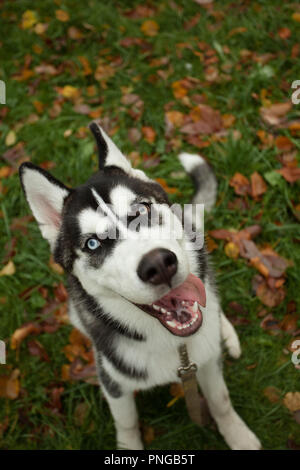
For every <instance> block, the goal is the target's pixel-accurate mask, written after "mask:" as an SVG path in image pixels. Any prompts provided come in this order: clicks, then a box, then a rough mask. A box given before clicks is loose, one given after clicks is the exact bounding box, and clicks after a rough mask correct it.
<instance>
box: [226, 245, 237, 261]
mask: <svg viewBox="0 0 300 470" xmlns="http://www.w3.org/2000/svg"><path fill="white" fill-rule="evenodd" d="M224 251H225V254H226V256H228V257H229V258H234V259H236V258H237V257H238V256H239V254H240V250H239V247H238V246H237V245H236V244H235V243H233V242H229V243H227V244H226V245H225V248H224Z"/></svg>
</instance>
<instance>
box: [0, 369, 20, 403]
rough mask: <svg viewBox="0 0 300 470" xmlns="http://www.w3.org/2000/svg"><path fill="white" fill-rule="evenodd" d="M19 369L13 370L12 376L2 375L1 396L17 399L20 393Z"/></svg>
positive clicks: (0, 383) (0, 380)
mask: <svg viewBox="0 0 300 470" xmlns="http://www.w3.org/2000/svg"><path fill="white" fill-rule="evenodd" d="M19 375H20V371H19V369H15V370H13V371H12V373H11V375H10V376H7V375H2V376H0V397H1V398H9V399H10V400H15V399H16V398H18V396H19V393H20V382H19Z"/></svg>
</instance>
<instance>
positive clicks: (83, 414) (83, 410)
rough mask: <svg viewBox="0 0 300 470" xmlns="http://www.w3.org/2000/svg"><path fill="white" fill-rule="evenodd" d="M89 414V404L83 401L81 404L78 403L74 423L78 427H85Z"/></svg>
mask: <svg viewBox="0 0 300 470" xmlns="http://www.w3.org/2000/svg"><path fill="white" fill-rule="evenodd" d="M88 413H89V406H88V404H87V403H86V402H85V401H83V402H81V403H78V404H77V405H76V408H75V410H74V415H73V416H74V423H75V425H76V426H83V425H84V422H85V420H86V418H87V416H88Z"/></svg>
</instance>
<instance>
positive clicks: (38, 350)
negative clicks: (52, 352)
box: [27, 339, 50, 362]
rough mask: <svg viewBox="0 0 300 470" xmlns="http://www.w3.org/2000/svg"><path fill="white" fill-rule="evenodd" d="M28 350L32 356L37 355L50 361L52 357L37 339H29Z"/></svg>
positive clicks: (43, 359)
mask: <svg viewBox="0 0 300 470" xmlns="http://www.w3.org/2000/svg"><path fill="white" fill-rule="evenodd" d="M27 346H28V351H29V354H30V355H31V356H37V357H39V358H40V359H41V360H42V361H46V362H50V358H49V356H48V354H47V352H46V349H45V348H44V346H43V345H42V344H41V343H40V342H39V341H37V340H36V339H31V340H30V341H28V345H27Z"/></svg>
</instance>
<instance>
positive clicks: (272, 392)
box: [263, 386, 280, 403]
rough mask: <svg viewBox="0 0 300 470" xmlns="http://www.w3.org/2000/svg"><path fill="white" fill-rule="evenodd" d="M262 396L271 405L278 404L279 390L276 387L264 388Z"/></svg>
mask: <svg viewBox="0 0 300 470" xmlns="http://www.w3.org/2000/svg"><path fill="white" fill-rule="evenodd" d="M263 394H264V396H265V397H266V398H267V399H268V400H269V401H270V402H271V403H278V402H279V401H280V390H278V388H276V387H272V386H270V387H266V388H265V389H264V391H263Z"/></svg>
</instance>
